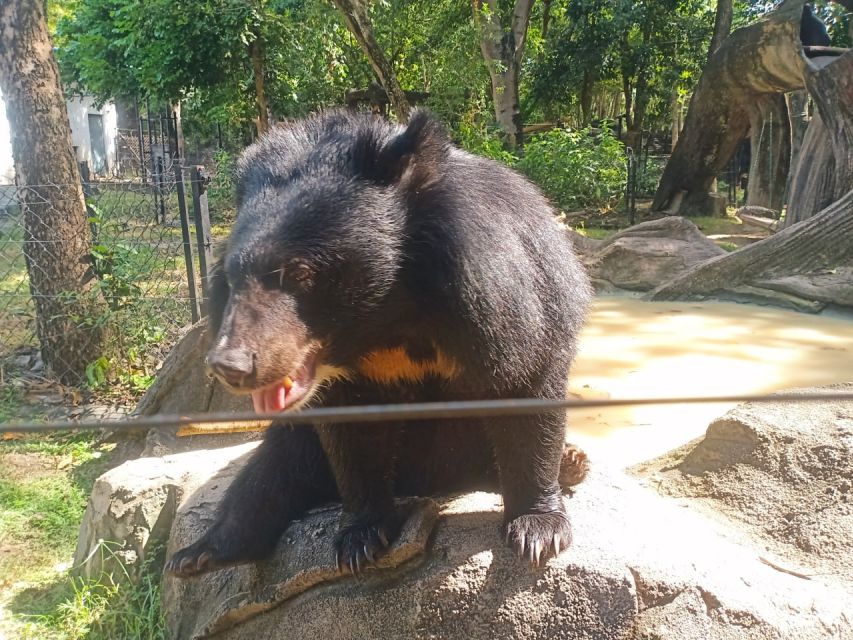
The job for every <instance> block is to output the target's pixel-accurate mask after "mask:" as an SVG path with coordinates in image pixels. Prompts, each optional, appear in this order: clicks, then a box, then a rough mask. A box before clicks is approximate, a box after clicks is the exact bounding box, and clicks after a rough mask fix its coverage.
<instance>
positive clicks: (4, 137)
mask: <svg viewBox="0 0 853 640" xmlns="http://www.w3.org/2000/svg"><path fill="white" fill-rule="evenodd" d="M66 106H67V108H68V119H69V120H70V122H71V144H73V145H74V146H75V147H76V151H77V160H78V161H80V162H82V161H84V160H85V161H86V162H88V163H89V167H90V168H93V167H94V166H95V163H94V158H93V156H92V138H91V133H90V131H89V114H90V113H91V114H100V115H101V117H102V118H103V124H104V147H105V150H106V156H105V160H106V171H105V172H106V173H107V174H112V173H113V172H114V171H115V170H116V168H117V167H116V166H115V164H116V108H115V105H114V104H112V103H107V104H105V105H103V106H102V107H101V108H100V109H98V108H96V107H95V104H94V102H93V101H92V100H91V98H87V97H84V98H71V99H70V100H68V101H67V102H66ZM14 166H15V165H14V160H13V158H12V140H11V132H10V130H9V120H8V119H7V118H6V108H5V104H4V102H3V96H2V95H0V184H12V183H14V181H15V169H14Z"/></svg>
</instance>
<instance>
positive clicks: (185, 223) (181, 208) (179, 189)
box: [175, 164, 201, 322]
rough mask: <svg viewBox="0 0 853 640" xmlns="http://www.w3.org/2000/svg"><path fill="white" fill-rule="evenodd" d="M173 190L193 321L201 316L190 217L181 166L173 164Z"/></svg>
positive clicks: (196, 320)
mask: <svg viewBox="0 0 853 640" xmlns="http://www.w3.org/2000/svg"><path fill="white" fill-rule="evenodd" d="M175 192H176V193H177V195H178V215H179V216H180V218H181V239H182V240H183V245H184V264H185V266H186V269H187V286H188V287H189V293H190V313H191V314H192V319H193V322H198V321H199V318H201V305H200V304H199V300H198V291H197V289H196V286H195V260H193V243H192V238H191V237H190V217H189V214H188V213H187V199H186V194H185V192H184V178H183V167H181V166H180V164H176V165H175Z"/></svg>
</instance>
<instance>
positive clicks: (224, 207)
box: [207, 149, 237, 221]
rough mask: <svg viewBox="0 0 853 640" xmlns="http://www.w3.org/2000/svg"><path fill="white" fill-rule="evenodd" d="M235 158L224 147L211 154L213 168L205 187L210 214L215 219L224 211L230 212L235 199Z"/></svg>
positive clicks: (220, 216) (219, 217)
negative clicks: (208, 182)
mask: <svg viewBox="0 0 853 640" xmlns="http://www.w3.org/2000/svg"><path fill="white" fill-rule="evenodd" d="M236 163H237V158H236V157H235V155H234V154H233V153H230V152H229V151H226V150H225V149H219V150H217V151H216V153H215V154H214V156H213V164H214V168H213V171H212V172H211V179H210V184H209V185H208V187H207V197H208V200H209V202H210V211H211V214H212V215H214V216H215V217H216V220H215V221H218V220H219V219H221V218H223V217H228V216H225V215H223V214H224V213H232V212H233V208H234V200H235V192H234V189H235V186H236V180H237V176H236V171H237V164H236Z"/></svg>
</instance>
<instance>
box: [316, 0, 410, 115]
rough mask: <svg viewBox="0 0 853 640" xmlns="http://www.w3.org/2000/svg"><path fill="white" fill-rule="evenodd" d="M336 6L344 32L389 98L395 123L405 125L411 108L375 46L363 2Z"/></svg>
mask: <svg viewBox="0 0 853 640" xmlns="http://www.w3.org/2000/svg"><path fill="white" fill-rule="evenodd" d="M333 2H334V3H335V6H336V7H337V8H338V10H339V11H340V12H341V14H342V15H343V17H344V21H345V22H346V23H347V28H348V29H349V30H350V32H351V33H352V34H353V35H354V36H355V39H356V40H357V41H358V44H359V45H360V46H361V49H362V51H364V54H365V55H366V56H367V61H368V62H369V63H370V66H371V67H372V68H373V72H374V73H375V74H376V78H377V79H378V80H379V83H380V84H381V85H382V88H383V89H385V93H386V94H388V100H389V101H390V102H391V108H392V109H394V115H396V116H397V121H398V122H406V121H408V119H409V112H410V111H411V107H410V106H409V101H408V100H407V99H406V94H405V93H404V92H403V89H402V87H401V86H400V83H399V82H398V81H397V76H396V75H395V74H394V70H393V69H392V68H391V63H390V62H389V61H388V59H387V58H386V57H385V54H384V53H383V52H382V49H381V48H380V47H379V43H378V42H376V36H375V35H374V33H373V25H372V24H371V22H370V16H369V15H368V14H367V6H366V5H365V4H364V1H363V0H333Z"/></svg>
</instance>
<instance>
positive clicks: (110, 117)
mask: <svg viewBox="0 0 853 640" xmlns="http://www.w3.org/2000/svg"><path fill="white" fill-rule="evenodd" d="M66 105H67V106H68V119H69V120H70V121H71V144H73V145H74V146H75V147H76V148H77V161H78V162H83V161H86V162H88V163H89V168H90V169H92V170H93V172H94V167H95V160H94V157H93V155H92V136H91V132H90V131H89V114H99V115H101V117H102V118H103V123H104V146H105V147H106V171H105V173H106V174H111V173H113V171H114V170H115V168H116V167H115V162H116V108H115V105H114V104H113V103H111V102H108V103H107V104H105V105H103V106H102V107H101V108H100V109H97V108H96V107H95V104H94V102H93V101H92V99H91V98H88V97H85V96H84V97H82V98H78V97H75V98H72V99H70V100H68V101H67V102H66Z"/></svg>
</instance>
